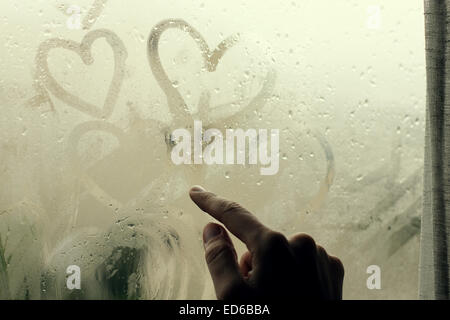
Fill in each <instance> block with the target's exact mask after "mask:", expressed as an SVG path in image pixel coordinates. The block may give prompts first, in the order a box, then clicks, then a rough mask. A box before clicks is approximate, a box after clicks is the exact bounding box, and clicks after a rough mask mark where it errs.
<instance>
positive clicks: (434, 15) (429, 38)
mask: <svg viewBox="0 0 450 320" xmlns="http://www.w3.org/2000/svg"><path fill="white" fill-rule="evenodd" d="M424 5H425V38H426V39H425V49H426V66H427V103H426V132H425V169H424V203H423V213H422V226H421V229H422V230H421V255H420V272H419V274H420V279H419V283H420V288H419V297H420V298H421V299H449V298H450V292H449V288H450V281H449V280H450V279H449V273H450V272H449V266H450V260H449V257H450V252H449V239H450V161H449V155H450V45H449V44H450V37H449V35H450V15H449V13H450V0H425V3H424Z"/></svg>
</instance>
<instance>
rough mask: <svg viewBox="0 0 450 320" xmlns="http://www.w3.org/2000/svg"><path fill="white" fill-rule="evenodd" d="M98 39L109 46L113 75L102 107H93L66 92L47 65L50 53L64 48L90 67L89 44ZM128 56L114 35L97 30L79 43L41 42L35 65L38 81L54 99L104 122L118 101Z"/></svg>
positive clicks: (66, 41) (60, 40) (55, 39)
mask: <svg viewBox="0 0 450 320" xmlns="http://www.w3.org/2000/svg"><path fill="white" fill-rule="evenodd" d="M99 38H104V39H105V40H106V41H107V42H108V44H109V45H110V46H111V49H112V51H113V54H114V75H113V78H112V80H111V83H110V85H109V89H108V93H107V95H106V99H105V101H104V104H103V106H102V107H98V106H95V105H94V104H92V103H90V102H87V101H85V100H84V99H82V98H80V97H77V96H76V95H74V94H72V93H70V92H68V91H66V90H65V89H64V88H63V87H62V86H61V85H60V84H58V82H57V81H56V80H55V78H54V77H53V76H52V75H51V73H50V70H49V67H48V61H47V60H48V55H49V52H50V51H51V50H52V49H56V48H63V49H67V50H70V51H73V52H75V53H76V54H78V55H79V56H80V58H81V60H82V61H83V62H84V64H86V65H90V64H92V63H93V62H94V58H93V57H92V53H91V48H92V44H93V42H94V41H96V40H97V39H99ZM127 56H128V53H127V50H126V48H125V46H124V44H123V42H122V40H120V38H119V37H118V36H117V35H116V34H115V33H113V32H112V31H109V30H106V29H99V30H94V31H91V32H89V33H88V34H86V36H85V37H84V38H83V40H82V41H81V43H78V42H75V41H72V40H65V39H59V38H54V39H49V40H47V41H45V42H43V43H42V44H41V45H40V47H39V50H38V54H37V56H36V65H37V72H38V77H39V79H40V80H41V81H42V83H43V84H44V85H45V86H46V87H47V89H48V90H49V91H50V92H51V93H53V94H54V95H55V96H56V97H57V98H59V99H61V100H62V101H64V102H65V103H67V104H68V105H70V106H72V107H74V108H76V109H78V110H79V111H81V112H84V113H86V114H89V115H90V116H93V117H96V118H99V119H100V118H104V119H107V118H109V117H110V116H111V114H112V112H113V111H114V106H115V105H116V102H117V98H118V96H119V92H120V88H121V86H122V82H123V78H124V73H125V60H126V58H127Z"/></svg>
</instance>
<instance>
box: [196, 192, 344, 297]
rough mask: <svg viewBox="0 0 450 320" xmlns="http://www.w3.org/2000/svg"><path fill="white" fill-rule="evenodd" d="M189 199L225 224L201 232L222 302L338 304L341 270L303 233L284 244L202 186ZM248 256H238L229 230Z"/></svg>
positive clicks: (281, 237) (279, 236)
mask: <svg viewBox="0 0 450 320" xmlns="http://www.w3.org/2000/svg"><path fill="white" fill-rule="evenodd" d="M189 195H190V197H191V199H192V201H194V203H195V204H196V205H197V206H198V207H199V208H200V209H201V210H203V211H204V212H206V213H208V214H209V215H211V216H212V217H213V218H215V219H216V220H218V221H219V222H220V223H222V224H223V226H221V225H220V224H217V223H209V224H207V225H206V226H205V228H204V230H203V243H204V248H205V259H206V263H207V265H208V269H209V272H210V274H211V277H212V280H213V283H214V288H215V291H216V295H217V298H218V299H220V300H230V299H231V300H247V299H249V300H252V299H260V298H263V299H264V298H275V299H284V298H288V299H292V298H303V299H321V300H340V299H342V283H343V279H344V267H343V265H342V263H341V261H340V260H339V259H338V258H336V257H333V256H331V255H329V254H328V253H327V252H326V251H325V249H324V248H322V247H321V246H319V245H317V244H316V243H315V241H314V239H313V238H311V237H310V236H308V235H306V234H297V235H294V236H293V237H291V238H290V239H287V238H286V237H285V236H284V235H283V234H281V233H279V232H276V231H273V230H271V229H269V228H268V227H266V226H264V225H263V224H262V223H261V222H259V221H258V219H257V218H256V217H255V216H254V215H253V214H252V213H250V212H249V211H248V210H246V209H245V208H243V207H242V206H241V205H239V204H238V203H236V202H233V201H229V200H226V199H224V198H221V197H219V196H217V195H215V194H214V193H212V192H208V191H206V190H205V189H203V188H202V187H200V186H194V187H192V188H191V190H190V192H189ZM227 230H228V231H229V232H231V233H232V234H233V235H235V236H236V237H237V238H238V239H239V240H241V241H242V242H243V243H244V244H245V245H246V246H247V249H248V251H247V252H245V253H244V254H243V255H242V257H241V258H240V260H239V262H238V256H237V253H236V250H235V248H234V245H233V243H232V241H231V239H230V236H229V234H228V231H227Z"/></svg>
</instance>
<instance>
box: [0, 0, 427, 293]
mask: <svg viewBox="0 0 450 320" xmlns="http://www.w3.org/2000/svg"><path fill="white" fill-rule="evenodd" d="M422 2H423V1H420V0H401V1H400V0H397V1H390V0H371V1H366V0H363V1H361V0H358V1H356V0H354V1H326V0H320V1H319V0H314V1H313V0H299V1H275V0H271V1H257V0H251V1H249V0H247V1H235V0H230V1H224V2H219V1H194V0H192V1H169V0H164V1H163V0H155V1H138V0H133V1H127V2H126V5H125V1H108V0H80V1H70V0H67V1H62V0H61V1H59V0H51V1H47V0H46V1H44V0H40V1H36V0H33V1H32V0H23V1H2V2H1V4H0V8H1V10H0V29H1V32H0V42H1V43H3V47H2V49H1V50H0V71H1V74H2V77H1V79H0V107H1V118H0V149H1V156H0V298H6V299H211V298H215V294H214V290H213V287H212V282H211V279H210V276H209V273H208V270H207V267H206V264H205V262H204V252H203V244H202V240H201V232H202V229H203V227H204V225H205V224H206V223H207V222H208V221H212V220H211V218H209V217H208V216H207V215H206V214H205V213H203V212H201V211H200V210H199V209H198V208H196V207H195V206H194V205H193V204H192V202H191V200H190V199H189V196H188V189H189V187H190V186H192V185H194V184H198V185H202V186H204V187H205V188H207V189H209V190H211V191H213V192H215V193H217V194H220V195H221V196H223V197H227V198H229V199H232V200H234V201H237V202H239V203H241V204H243V205H244V206H245V207H246V208H247V209H249V210H250V211H252V212H253V213H255V214H256V215H257V216H258V218H259V219H260V220H261V221H262V222H263V223H265V224H267V225H268V226H270V227H272V228H274V229H276V230H279V231H281V232H283V233H284V234H285V235H287V236H290V235H292V234H295V233H298V232H305V233H308V234H310V235H312V236H313V237H314V238H315V239H316V240H317V242H318V243H320V244H321V245H323V246H324V247H325V248H326V249H327V251H328V252H329V253H330V254H332V255H335V256H338V257H339V258H340V259H341V260H342V262H343V264H344V266H345V270H346V275H345V281H344V298H346V299H406V298H409V299H415V298H416V296H417V291H418V255H419V237H418V235H419V231H420V211H421V206H422V198H421V197H422V168H423V135H424V115H425V108H424V98H425V57H424V56H425V54H424V52H425V51H424V22H423V3H422ZM195 121H197V122H195ZM200 122H201V128H199V127H198V126H196V123H197V124H199V123H200ZM177 129H185V130H186V132H189V133H191V134H192V136H193V135H194V133H195V132H197V133H199V134H202V133H204V132H206V131H207V130H208V129H216V130H217V131H218V132H221V133H223V135H224V137H223V138H224V141H223V149H222V151H223V154H217V153H215V154H214V157H213V159H214V160H216V162H213V161H212V162H213V163H206V161H207V159H209V158H208V157H207V156H205V154H200V156H199V157H197V158H196V155H195V154H194V153H195V150H194V151H193V152H192V154H184V155H183V156H184V157H185V158H183V157H182V158H181V159H178V160H179V161H180V164H176V161H174V157H173V155H174V154H175V152H174V150H178V149H177V148H179V147H180V145H182V143H183V141H185V142H186V141H187V140H183V141H181V140H180V139H178V138H177V137H176V136H177V135H176V134H175V133H176V130H177ZM227 129H234V130H237V129H242V130H243V131H244V132H245V131H246V130H249V129H254V130H255V131H256V132H261V131H259V130H267V131H265V132H266V138H267V139H266V140H268V141H269V142H270V143H268V144H266V145H265V147H266V149H267V150H266V151H267V154H266V156H269V155H270V154H271V153H270V151H271V147H273V146H275V144H274V140H273V139H272V140H271V139H270V138H273V137H274V135H272V134H271V132H272V133H273V132H278V133H279V135H278V137H279V148H278V150H275V149H273V150H275V152H274V153H272V155H277V156H278V157H277V159H278V161H279V163H278V164H277V163H276V161H277V160H276V159H275V158H270V157H268V158H267V157H266V159H264V158H263V157H261V156H260V155H259V154H257V155H256V153H255V158H253V156H252V153H251V150H250V148H251V147H250V146H251V143H255V146H257V147H258V148H260V149H261V148H262V147H263V145H264V139H262V138H261V136H258V137H257V138H253V140H252V138H251V137H250V139H247V140H245V141H247V144H246V145H245V146H244V147H243V148H241V149H240V150H238V151H237V152H236V154H234V151H232V152H231V153H230V152H227V150H226V147H225V142H226V141H225V140H226V139H225V132H226V130H227ZM272 130H278V131H272ZM217 131H215V132H217ZM210 132H213V131H210ZM216 139H217V136H216V138H215V139H214V141H216ZM211 141H212V140H211ZM211 141H207V139H205V140H204V141H202V142H201V143H200V147H202V148H203V149H202V150H205V149H207V147H208V145H210V144H211V143H212V142H211ZM260 149H259V150H260ZM217 150H218V149H217ZM217 150H216V152H217ZM232 150H234V149H232ZM273 150H272V151H273ZM210 156H211V157H212V156H213V155H212V154H210ZM227 157H231V158H232V159H233V161H227ZM194 158H196V159H194ZM231 158H229V159H231ZM255 159H256V161H252V160H255ZM175 160H176V159H175ZM196 160H197V162H196ZM209 160H211V159H209ZM262 160H266V161H265V162H264V161H262ZM188 162H189V163H188ZM220 162H222V163H220ZM264 168H265V169H266V171H264V170H262V169H264ZM264 172H265V174H264ZM233 241H234V242H235V245H236V247H237V250H238V254H239V255H240V254H242V253H243V252H244V250H245V248H244V246H243V245H242V244H241V243H240V242H239V241H237V239H236V238H233ZM374 266H375V267H374ZM378 267H379V271H380V274H381V284H380V286H381V287H380V288H373V286H372V283H371V281H372V280H371V279H370V277H371V275H372V274H373V270H374V268H375V269H377V268H378ZM77 268H79V269H77ZM77 270H79V271H80V272H79V274H81V277H80V279H78V280H79V283H78V282H77V281H78V280H77V279H75V278H74V279H72V278H70V277H71V276H73V275H76V274H77ZM72 280H73V281H72Z"/></svg>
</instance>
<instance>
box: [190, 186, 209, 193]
mask: <svg viewBox="0 0 450 320" xmlns="http://www.w3.org/2000/svg"><path fill="white" fill-rule="evenodd" d="M191 191H192V192H204V191H206V190H205V189H203V187H202V186H193V187H192V188H191Z"/></svg>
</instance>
